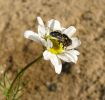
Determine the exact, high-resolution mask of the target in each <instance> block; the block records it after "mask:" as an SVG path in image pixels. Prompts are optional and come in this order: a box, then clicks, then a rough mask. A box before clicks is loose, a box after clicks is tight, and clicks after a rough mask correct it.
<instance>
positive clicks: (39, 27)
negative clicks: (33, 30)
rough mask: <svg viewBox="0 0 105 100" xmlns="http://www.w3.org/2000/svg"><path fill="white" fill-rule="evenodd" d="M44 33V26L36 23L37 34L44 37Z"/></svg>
mask: <svg viewBox="0 0 105 100" xmlns="http://www.w3.org/2000/svg"><path fill="white" fill-rule="evenodd" d="M45 33H46V30H45V27H44V26H42V25H38V34H39V35H40V36H41V37H44V36H45Z"/></svg>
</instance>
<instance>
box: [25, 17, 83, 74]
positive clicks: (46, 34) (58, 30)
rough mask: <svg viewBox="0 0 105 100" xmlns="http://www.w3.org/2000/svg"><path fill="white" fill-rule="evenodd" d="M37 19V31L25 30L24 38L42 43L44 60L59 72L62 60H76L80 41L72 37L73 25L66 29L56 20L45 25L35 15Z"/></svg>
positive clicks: (74, 61)
mask: <svg viewBox="0 0 105 100" xmlns="http://www.w3.org/2000/svg"><path fill="white" fill-rule="evenodd" d="M37 20H38V33H35V32H33V31H30V30H28V31H26V32H25V33H24V36H25V38H28V39H31V40H34V41H37V42H40V43H42V44H43V45H44V46H45V47H46V50H45V51H44V52H43V56H44V59H45V60H50V61H51V63H52V64H53V66H54V68H55V72H56V73H57V74H60V72H61V70H62V62H61V60H63V61H65V62H73V63H76V62H77V60H78V57H77V55H79V54H80V53H79V52H78V51H77V50H74V49H75V48H77V47H78V46H79V45H80V44H81V41H80V40H78V38H76V37H72V36H73V34H74V33H75V32H76V29H75V27H74V26H70V27H68V28H67V29H66V28H63V27H62V26H61V24H60V22H59V21H58V20H55V19H51V20H49V21H48V23H47V27H45V25H44V23H43V20H42V19H41V18H40V17H37Z"/></svg>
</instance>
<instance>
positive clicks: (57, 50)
mask: <svg viewBox="0 0 105 100" xmlns="http://www.w3.org/2000/svg"><path fill="white" fill-rule="evenodd" d="M50 40H51V42H52V43H53V47H52V48H50V49H49V51H50V52H51V53H54V54H59V53H61V52H63V50H64V48H63V44H62V43H60V42H59V41H58V40H56V39H50Z"/></svg>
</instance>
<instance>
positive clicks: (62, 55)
mask: <svg viewBox="0 0 105 100" xmlns="http://www.w3.org/2000/svg"><path fill="white" fill-rule="evenodd" d="M57 56H58V57H59V58H60V59H61V60H63V61H65V62H71V60H70V59H69V58H68V57H67V56H66V55H65V54H64V53H62V54H58V55H57Z"/></svg>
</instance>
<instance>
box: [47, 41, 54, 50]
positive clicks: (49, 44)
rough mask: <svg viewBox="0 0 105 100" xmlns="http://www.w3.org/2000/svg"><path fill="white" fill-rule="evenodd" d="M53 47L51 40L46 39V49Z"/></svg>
mask: <svg viewBox="0 0 105 100" xmlns="http://www.w3.org/2000/svg"><path fill="white" fill-rule="evenodd" d="M51 47H53V44H52V42H51V40H49V39H47V49H49V48H51Z"/></svg>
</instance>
